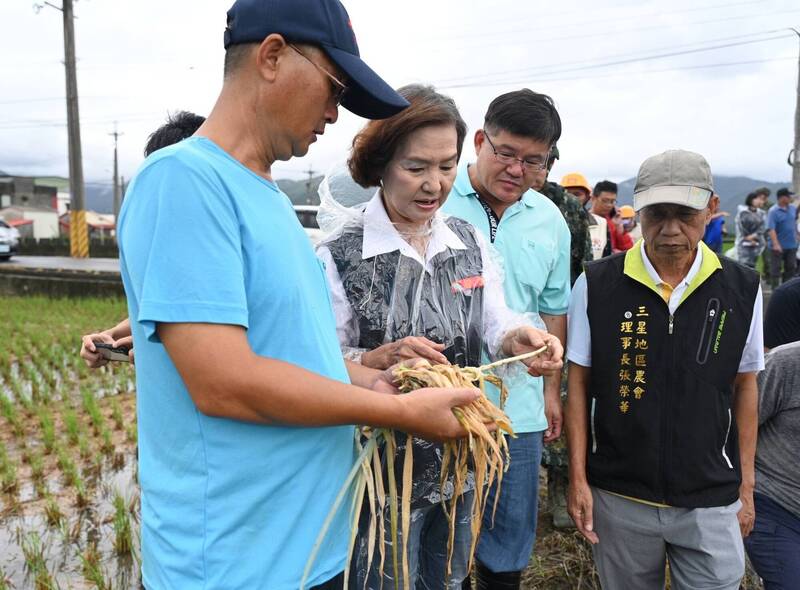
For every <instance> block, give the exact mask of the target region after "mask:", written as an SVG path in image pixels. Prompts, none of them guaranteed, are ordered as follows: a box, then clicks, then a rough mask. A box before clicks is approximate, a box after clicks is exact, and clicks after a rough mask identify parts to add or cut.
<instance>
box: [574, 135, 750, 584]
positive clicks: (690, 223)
mask: <svg viewBox="0 0 800 590" xmlns="http://www.w3.org/2000/svg"><path fill="white" fill-rule="evenodd" d="M712 193H713V186H712V176H711V169H710V167H709V165H708V163H707V162H706V160H705V159H704V158H703V157H702V156H701V155H699V154H695V153H692V152H686V151H683V150H670V151H667V152H664V153H661V154H658V155H656V156H652V157H650V158H648V159H647V160H645V162H644V163H643V164H642V166H641V167H640V168H639V173H638V175H637V179H636V187H635V189H634V195H633V200H634V208H635V209H636V210H637V211H639V212H640V215H641V224H642V235H643V236H644V239H643V240H642V241H641V242H640V243H639V245H637V246H636V247H635V248H632V249H630V250H628V251H627V252H626V253H624V254H619V255H614V256H611V257H609V258H605V259H603V260H601V261H597V262H593V263H591V264H589V265H588V266H587V269H586V272H585V273H584V274H583V275H581V277H580V278H579V279H578V281H577V282H576V283H575V287H574V289H573V292H572V297H571V300H570V312H569V337H568V342H569V346H568V358H569V383H568V394H567V410H566V412H567V416H566V418H567V419H566V427H567V443H568V446H569V463H570V490H569V500H568V504H569V512H570V515H571V516H572V518H573V520H574V521H575V524H576V526H577V527H578V530H579V531H580V532H581V534H582V535H583V536H584V537H585V538H586V539H587V540H588V541H589V542H590V543H592V551H593V554H594V559H595V564H596V565H597V570H598V573H599V576H600V581H601V584H602V586H603V588H609V589H616V588H626V589H628V590H662V589H663V587H664V576H665V573H664V570H665V564H666V561H667V560H669V565H670V572H671V577H672V584H673V587H676V588H715V589H718V590H738V588H739V582H740V580H741V578H742V576H743V575H744V563H745V562H744V548H743V544H742V538H743V537H746V536H747V535H748V534H749V532H750V529H751V528H752V525H753V518H754V511H753V486H754V483H755V482H754V467H753V461H754V455H755V444H756V435H757V420H758V416H757V401H758V399H757V398H758V391H757V388H756V373H757V372H758V371H759V370H761V369H763V367H764V351H763V336H762V328H761V301H762V298H761V287H760V282H759V277H758V275H757V274H756V273H755V272H753V271H752V270H750V269H748V268H746V267H744V266H742V265H740V264H737V263H735V262H733V261H730V260H728V259H726V258H719V257H717V255H716V254H714V252H712V251H711V250H710V249H709V248H708V247H707V246H706V245H705V244H704V243H703V242H702V241H701V239H700V238H701V237H702V235H703V232H704V230H705V226H706V222H707V221H708V219H709V218H710V217H711V215H712V213H713V211H714V210H715V209H716V207H717V206H718V203H717V200H718V198H717V197H712Z"/></svg>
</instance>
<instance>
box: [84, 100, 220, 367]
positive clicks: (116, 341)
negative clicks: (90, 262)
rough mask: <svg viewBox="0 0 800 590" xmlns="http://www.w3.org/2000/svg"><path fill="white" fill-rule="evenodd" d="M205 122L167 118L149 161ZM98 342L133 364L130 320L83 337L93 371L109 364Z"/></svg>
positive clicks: (182, 115) (153, 137)
mask: <svg viewBox="0 0 800 590" xmlns="http://www.w3.org/2000/svg"><path fill="white" fill-rule="evenodd" d="M205 120H206V118H205V117H202V116H200V115H195V114H194V113H190V112H189V111H179V112H177V113H174V114H172V115H169V116H168V117H167V122H166V123H164V124H163V125H162V126H161V127H159V128H158V129H156V130H155V131H153V133H151V134H150V137H149V138H148V139H147V144H146V145H145V148H144V157H145V158H146V157H147V156H149V155H150V154H152V153H153V152H155V151H156V150H160V149H161V148H165V147H167V146H170V145H172V144H175V143H178V142H179V141H182V140H184V139H186V138H187V137H191V136H192V135H194V132H195V131H197V129H198V128H199V127H200V125H202V124H203V122H204V121H205ZM95 342H104V343H106V344H111V345H112V346H114V348H127V349H128V356H129V357H130V359H131V362H134V354H133V338H132V337H131V324H130V320H128V318H125V319H124V320H122V321H121V322H120V323H119V324H117V325H116V326H114V327H113V328H107V329H106V330H103V331H101V332H95V333H93V334H86V335H84V336H82V337H81V350H80V353H79V354H80V356H81V358H82V359H83V360H84V362H85V363H86V365H87V366H88V367H89V368H90V369H96V368H98V367H102V366H104V365H107V364H108V360H107V359H106V358H104V357H103V355H101V354H99V353H98V352H97V348H95V345H94V343H95Z"/></svg>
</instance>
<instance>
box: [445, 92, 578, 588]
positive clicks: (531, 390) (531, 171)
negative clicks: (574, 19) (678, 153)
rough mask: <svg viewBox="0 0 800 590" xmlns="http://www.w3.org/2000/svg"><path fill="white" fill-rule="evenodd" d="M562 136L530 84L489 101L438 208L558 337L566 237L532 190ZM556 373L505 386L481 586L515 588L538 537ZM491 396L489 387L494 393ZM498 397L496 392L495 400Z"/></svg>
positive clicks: (509, 295)
mask: <svg viewBox="0 0 800 590" xmlns="http://www.w3.org/2000/svg"><path fill="white" fill-rule="evenodd" d="M560 136H561V118H560V117H559V115H558V111H557V110H556V108H555V105H554V104H553V100H552V99H551V98H550V97H549V96H546V95H544V94H539V93H536V92H533V91H531V90H528V89H523V90H518V91H515V92H509V93H506V94H503V95H501V96H498V97H497V98H495V99H494V100H493V101H492V102H491V104H490V105H489V108H488V109H487V112H486V117H485V120H484V125H483V128H481V129H478V130H477V131H476V132H475V139H474V145H475V151H476V153H477V159H476V161H475V163H474V164H471V165H468V166H466V167H461V168H460V169H459V172H458V175H457V176H456V180H455V183H454V184H453V189H452V191H451V192H450V196H449V197H448V199H447V202H446V203H445V204H444V207H443V211H444V212H445V213H448V214H450V215H453V216H455V217H460V218H461V219H464V220H465V221H468V222H470V223H471V224H472V225H473V226H474V227H476V228H477V229H478V231H479V232H481V234H483V236H484V237H485V238H486V239H487V240H488V241H489V242H491V243H493V244H494V246H495V248H496V249H497V250H498V251H499V252H500V254H501V255H502V257H503V265H504V271H505V273H504V275H505V278H504V285H503V286H504V290H505V296H506V303H507V304H508V306H509V307H510V308H511V309H513V310H514V311H516V312H519V313H527V312H530V313H538V314H540V315H541V317H542V320H544V323H545V325H546V326H547V329H548V331H549V332H550V334H553V335H555V336H557V337H558V338H559V340H561V341H562V342H563V341H564V339H565V334H566V327H567V326H566V309H567V304H568V299H569V278H570V235H569V228H568V227H567V223H566V222H565V221H564V217H563V216H562V215H561V212H560V211H559V210H558V207H556V206H555V205H554V204H553V203H552V201H550V199H548V198H547V197H545V196H543V195H541V194H539V193H537V192H534V191H532V190H530V187H531V186H532V185H533V183H534V182H535V178H536V175H537V174H538V173H539V172H541V171H542V169H544V168H546V167H547V162H548V160H549V158H550V150H551V149H552V147H553V145H554V144H555V143H556V142H557V141H558V139H559V137H560ZM560 381H561V374H560V373H559V374H557V375H554V376H552V377H545V378H544V379H542V378H541V377H537V378H534V377H529V376H523V381H522V382H521V383H520V384H519V385H516V384H514V383H512V384H511V387H510V394H509V397H508V402H507V404H506V413H507V414H508V416H509V417H510V418H511V422H512V425H513V427H514V430H515V431H516V432H517V437H516V438H510V439H508V445H509V449H510V452H511V460H510V463H509V467H508V471H507V472H506V474H505V475H504V476H503V484H502V493H500V494H499V497H498V496H497V494H498V488H497V486H494V487H492V488H491V489H490V490H489V496H488V504H487V505H489V506H493V505H494V502H495V501H497V511H496V512H495V513H494V514H493V513H492V510H487V511H486V514H485V517H484V521H483V530H482V532H481V536H480V540H479V542H478V549H477V555H476V565H475V572H476V577H477V585H478V587H479V588H508V589H514V588H519V587H520V583H521V579H522V570H523V569H524V568H525V566H526V565H527V564H528V561H529V560H530V558H531V552H532V550H533V545H534V541H535V539H536V515H537V511H538V501H539V494H538V477H539V462H540V460H541V454H542V442H543V441H544V442H550V441H553V440H556V439H557V438H558V437H559V435H560V434H561V395H560V392H559V389H560ZM497 394H498V392H497V391H494V392H492V395H493V396H496V395H497ZM495 399H497V398H496V397H495Z"/></svg>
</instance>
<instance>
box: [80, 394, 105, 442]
mask: <svg viewBox="0 0 800 590" xmlns="http://www.w3.org/2000/svg"><path fill="white" fill-rule="evenodd" d="M81 400H82V401H83V409H84V410H85V411H86V414H87V415H88V416H89V420H90V421H91V422H92V426H93V427H94V434H95V436H98V435H99V434H100V432H101V431H102V430H103V425H104V424H105V418H104V417H103V412H102V411H101V410H100V406H99V405H98V403H97V398H96V397H95V396H94V393H92V391H91V390H89V389H88V388H85V387H84V388H81Z"/></svg>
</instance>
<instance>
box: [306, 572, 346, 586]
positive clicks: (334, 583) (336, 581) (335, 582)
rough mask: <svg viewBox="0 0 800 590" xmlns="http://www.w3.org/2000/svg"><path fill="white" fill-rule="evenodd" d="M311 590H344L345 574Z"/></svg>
mask: <svg viewBox="0 0 800 590" xmlns="http://www.w3.org/2000/svg"><path fill="white" fill-rule="evenodd" d="M311 590H344V572H342V573H340V574H339V575H338V576H336V577H334V578H331V579H330V580H328V581H327V582H323V583H322V584H320V585H319V586H314V587H313V588H311Z"/></svg>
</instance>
